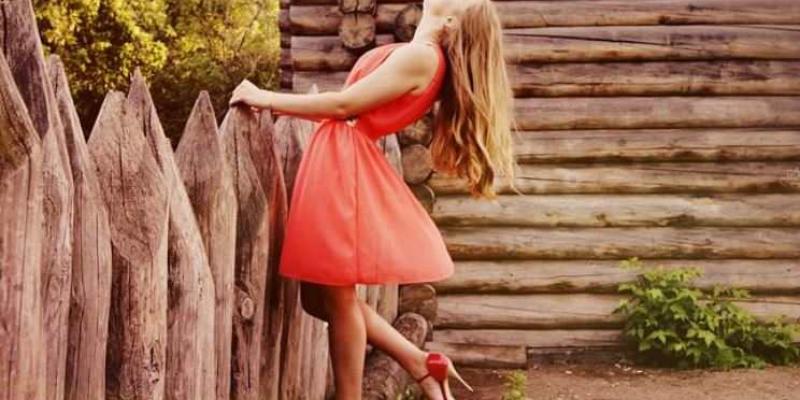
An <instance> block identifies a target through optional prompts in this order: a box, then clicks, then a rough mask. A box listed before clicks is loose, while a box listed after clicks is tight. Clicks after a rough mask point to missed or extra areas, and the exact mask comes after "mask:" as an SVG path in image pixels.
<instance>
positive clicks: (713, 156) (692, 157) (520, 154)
mask: <svg viewBox="0 0 800 400" xmlns="http://www.w3.org/2000/svg"><path fill="white" fill-rule="evenodd" d="M514 153H515V156H516V158H517V161H518V162H520V163H570V162H608V163H612V162H622V161H626V162H627V161H638V162H654V161H714V162H728V161H798V160H800V130H798V129H770V128H761V129H759V128H741V129H724V128H723V129H635V130H630V129H617V130H615V129H611V130H609V129H591V130H564V131H559V130H556V131H526V132H517V134H516V135H515V142H514Z"/></svg>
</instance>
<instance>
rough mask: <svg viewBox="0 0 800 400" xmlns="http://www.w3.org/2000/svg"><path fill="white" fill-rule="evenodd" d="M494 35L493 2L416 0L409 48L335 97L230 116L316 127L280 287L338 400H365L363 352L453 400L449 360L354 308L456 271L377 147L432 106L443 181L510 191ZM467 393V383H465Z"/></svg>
mask: <svg viewBox="0 0 800 400" xmlns="http://www.w3.org/2000/svg"><path fill="white" fill-rule="evenodd" d="M501 38H502V31H501V25H500V22H499V19H498V17H497V13H496V10H495V9H494V6H493V5H492V3H491V2H490V1H489V0H425V1H424V4H423V16H422V19H421V21H420V24H419V27H418V29H417V32H416V34H415V36H414V38H413V40H412V41H411V42H410V43H392V44H387V45H382V46H378V47H376V48H374V49H372V50H370V51H368V52H366V53H365V54H363V55H362V56H361V57H360V58H359V59H358V61H357V62H356V64H355V66H354V67H353V69H352V71H351V72H350V74H349V76H348V78H347V81H346V83H345V86H344V88H343V89H342V90H340V91H335V92H326V93H321V94H289V93H278V92H270V91H264V90H260V89H258V88H256V87H255V86H253V85H249V84H245V85H242V86H240V87H239V88H237V89H236V91H235V92H234V95H233V98H232V99H231V104H232V105H244V106H249V107H254V108H269V109H272V110H273V112H275V113H278V114H289V115H295V116H298V117H301V118H308V119H314V120H317V121H319V122H320V124H319V126H318V128H317V131H316V132H315V134H314V136H313V138H312V140H311V142H310V144H309V147H308V149H307V151H306V153H305V155H304V156H303V160H302V162H301V164H300V166H299V169H298V173H297V178H296V181H295V182H296V183H295V189H294V192H293V194H292V199H291V205H290V211H289V219H288V225H287V229H286V238H285V241H284V246H283V249H282V256H281V266H280V271H281V274H282V275H283V276H285V277H288V278H294V279H298V280H300V281H302V282H303V285H302V298H303V306H304V308H305V309H306V311H308V312H309V313H310V314H312V315H314V316H316V317H318V318H321V319H323V320H326V321H328V322H329V328H330V344H331V356H332V360H333V369H334V377H335V385H336V398H337V399H340V400H344V399H346V400H354V399H360V398H361V381H362V375H363V368H364V351H365V347H366V344H367V341H369V342H370V343H372V344H373V345H374V346H375V347H378V348H380V349H381V350H383V351H385V352H386V353H387V354H389V355H391V356H392V357H394V358H395V359H397V361H398V362H399V363H400V364H401V365H403V367H405V368H406V369H407V370H408V372H409V373H410V374H411V376H413V377H415V378H417V380H418V382H419V383H420V385H421V386H422V388H423V390H424V391H425V393H426V394H427V396H428V397H429V398H430V399H433V400H449V399H452V394H451V392H450V388H449V386H448V379H447V378H448V376H453V377H456V378H458V379H459V380H461V379H460V377H458V374H457V373H456V371H455V369H454V368H453V366H452V363H451V362H450V360H449V359H448V358H447V357H446V356H444V355H442V354H439V353H426V352H424V351H422V350H420V349H418V348H417V347H415V346H414V345H413V344H412V343H410V342H409V341H408V340H406V339H405V338H404V337H403V336H402V335H400V334H399V333H398V332H397V331H396V330H395V329H394V328H393V327H392V326H391V325H390V324H389V323H387V322H386V321H384V320H383V319H382V318H381V317H380V316H379V315H378V314H377V313H376V312H375V311H374V310H372V309H371V308H370V307H369V306H368V305H367V304H365V303H364V302H363V301H360V300H359V299H358V298H357V296H356V291H355V285H356V284H386V283H401V284H407V283H416V282H433V281H439V280H442V279H445V278H447V277H449V276H450V275H451V274H452V273H453V261H452V260H451V258H450V256H449V255H448V253H447V249H446V248H445V244H444V241H443V240H442V237H441V235H440V234H439V231H438V229H437V228H436V226H435V225H434V224H433V222H432V220H431V219H430V216H429V215H428V214H427V212H426V211H425V210H424V209H423V208H422V206H421V205H420V204H419V203H418V202H417V200H416V199H415V198H414V196H413V195H412V193H411V191H410V190H409V188H408V187H407V186H406V184H405V183H404V182H403V180H402V179H401V178H400V177H398V176H397V175H396V173H395V172H394V170H393V169H392V168H391V166H390V165H389V164H388V162H387V161H386V159H385V158H384V156H383V154H382V153H381V152H380V151H379V149H378V147H377V146H376V145H375V140H377V139H378V138H380V137H381V136H384V135H387V134H389V133H392V132H396V131H398V130H400V129H402V128H403V127H405V126H407V125H409V124H411V123H413V122H414V121H415V120H417V119H419V118H420V117H422V115H423V114H424V113H425V112H426V111H427V110H428V109H429V108H430V107H431V106H432V105H433V103H434V102H435V101H436V100H440V107H439V109H438V113H437V114H438V115H437V116H436V119H435V121H436V122H435V130H434V136H433V142H432V143H431V151H432V154H433V158H434V164H435V167H436V169H437V170H438V171H442V172H445V173H451V174H454V175H458V176H461V177H463V178H465V179H466V181H467V183H468V185H469V188H470V191H471V193H472V194H473V195H474V196H476V197H488V198H491V197H493V196H494V192H493V190H492V186H493V183H494V181H495V177H496V176H500V175H503V176H505V177H507V178H509V180H510V179H513V165H514V164H513V156H512V151H511V125H512V118H511V102H512V98H513V96H512V93H511V90H510V87H509V83H508V77H507V75H506V70H505V65H504V60H503V51H502V41H501ZM462 383H463V380H462Z"/></svg>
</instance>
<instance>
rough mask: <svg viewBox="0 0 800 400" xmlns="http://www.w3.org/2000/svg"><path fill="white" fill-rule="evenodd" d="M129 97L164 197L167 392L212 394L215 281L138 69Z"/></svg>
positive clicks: (177, 399) (206, 396) (188, 395)
mask: <svg viewBox="0 0 800 400" xmlns="http://www.w3.org/2000/svg"><path fill="white" fill-rule="evenodd" d="M128 103H129V104H130V105H131V106H132V109H131V111H132V112H133V113H134V115H135V117H136V121H137V122H139V123H141V124H142V126H141V128H142V129H143V130H144V134H145V137H146V138H147V141H148V143H149V144H150V151H152V153H153V156H154V157H155V159H156V161H157V162H158V165H159V166H160V169H161V173H162V174H163V176H164V180H165V183H166V185H167V186H166V187H167V190H168V198H169V230H168V232H169V236H168V252H169V270H168V271H169V309H168V311H167V320H168V327H169V330H168V332H167V338H168V343H167V382H166V385H167V386H166V398H167V399H174V400H181V399H213V398H214V392H215V389H214V387H215V384H214V382H215V377H216V372H215V366H216V364H215V362H214V352H213V351H209V350H208V349H211V348H212V347H213V346H214V283H213V278H212V277H211V270H210V269H209V267H208V258H207V257H206V252H205V246H204V245H203V238H202V236H201V235H200V230H199V228H198V226H197V221H196V219H195V216H194V212H193V211H192V206H191V202H190V201H189V196H188V195H187V194H186V189H185V188H184V186H183V180H182V179H181V177H180V174H179V172H178V167H177V165H176V164H175V159H174V157H173V154H172V147H171V145H170V141H169V139H167V137H166V135H165V134H164V130H163V128H162V127H161V122H160V121H159V120H158V115H157V114H156V108H155V105H154V104H153V100H152V98H151V97H150V92H149V90H148V88H147V83H145V81H144V77H143V76H142V75H141V73H140V72H139V71H138V70H137V71H136V73H135V74H134V76H133V81H132V82H131V89H130V92H129V93H128Z"/></svg>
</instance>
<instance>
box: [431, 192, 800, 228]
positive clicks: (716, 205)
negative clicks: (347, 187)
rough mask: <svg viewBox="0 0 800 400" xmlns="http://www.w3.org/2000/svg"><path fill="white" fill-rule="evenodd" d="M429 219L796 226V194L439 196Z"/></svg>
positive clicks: (445, 222) (799, 205)
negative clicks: (474, 197) (473, 197)
mask: <svg viewBox="0 0 800 400" xmlns="http://www.w3.org/2000/svg"><path fill="white" fill-rule="evenodd" d="M432 217H433V219H434V221H436V223H437V224H438V225H439V226H487V227H488V226H530V227H622V226H684V227H690V226H742V227H746V226H753V227H758V226H772V227H779V226H786V227H790V226H794V227H800V194H738V193H734V194H712V195H702V196H701V195H697V194H690V195H683V194H680V195H663V194H658V195H616V194H596V195H595V194H589V195H559V196H552V195H527V196H517V195H500V196H498V197H497V198H496V199H495V200H493V201H476V200H474V199H472V198H471V197H469V196H466V195H465V196H442V197H439V199H438V201H437V202H436V205H435V208H434V210H433V214H432Z"/></svg>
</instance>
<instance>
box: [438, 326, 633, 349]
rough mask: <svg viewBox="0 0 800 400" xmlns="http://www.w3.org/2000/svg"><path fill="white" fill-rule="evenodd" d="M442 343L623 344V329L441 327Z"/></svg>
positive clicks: (533, 345) (549, 345) (558, 345)
mask: <svg viewBox="0 0 800 400" xmlns="http://www.w3.org/2000/svg"><path fill="white" fill-rule="evenodd" d="M433 340H434V341H435V342H439V343H462V344H476V345H486V346H525V347H534V348H537V347H545V348H548V347H561V348H564V347H620V346H621V345H622V331H621V330H619V329H539V330H529V329H440V330H437V331H435V332H434V333H433Z"/></svg>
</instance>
